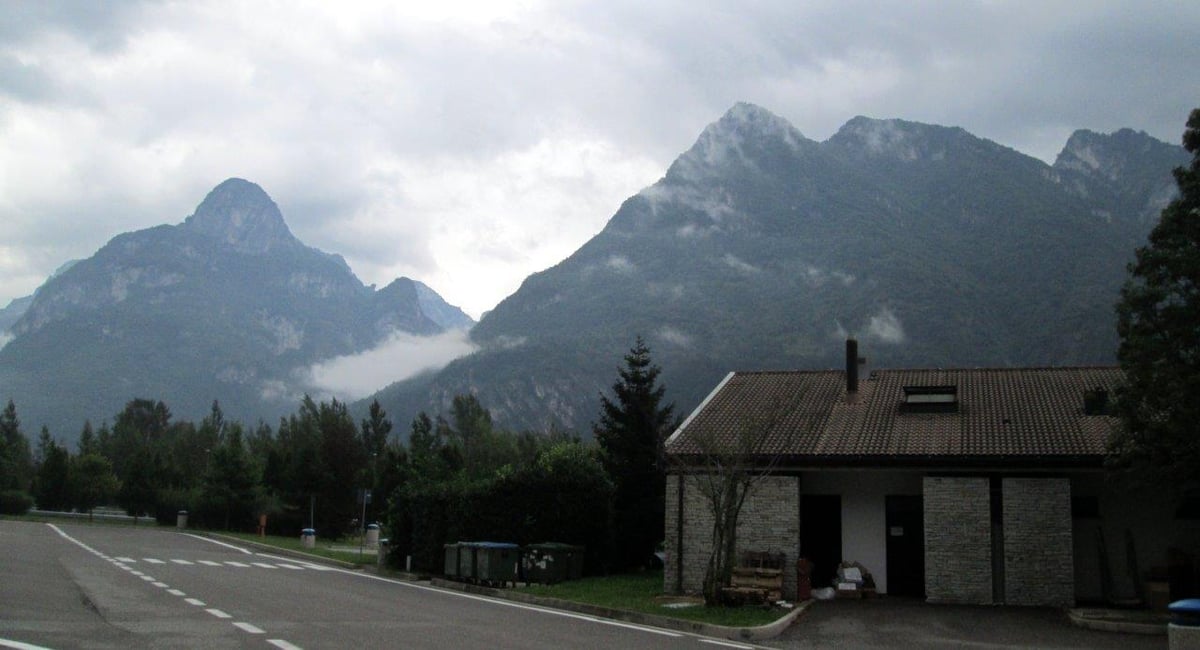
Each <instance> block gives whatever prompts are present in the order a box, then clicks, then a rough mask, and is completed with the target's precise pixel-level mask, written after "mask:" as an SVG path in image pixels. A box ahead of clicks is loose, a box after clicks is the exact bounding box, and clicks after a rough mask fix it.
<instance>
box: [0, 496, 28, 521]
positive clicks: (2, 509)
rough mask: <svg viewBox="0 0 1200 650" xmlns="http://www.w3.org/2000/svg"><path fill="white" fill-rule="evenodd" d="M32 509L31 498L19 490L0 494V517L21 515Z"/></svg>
mask: <svg viewBox="0 0 1200 650" xmlns="http://www.w3.org/2000/svg"><path fill="white" fill-rule="evenodd" d="M32 507H33V497H31V496H29V495H28V494H25V493H24V492H22V491H21V490H4V491H2V492H0V515H23V514H25V513H27V512H29V509H30V508H32Z"/></svg>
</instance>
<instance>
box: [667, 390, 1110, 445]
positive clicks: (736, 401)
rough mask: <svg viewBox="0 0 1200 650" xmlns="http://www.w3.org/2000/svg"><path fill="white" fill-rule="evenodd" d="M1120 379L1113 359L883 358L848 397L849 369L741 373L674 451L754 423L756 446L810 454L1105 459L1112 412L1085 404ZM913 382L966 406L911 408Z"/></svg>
mask: <svg viewBox="0 0 1200 650" xmlns="http://www.w3.org/2000/svg"><path fill="white" fill-rule="evenodd" d="M1121 380H1122V375H1121V371H1120V369H1119V368H1116V367H1095V368H990V369H952V370H877V371H874V372H872V373H871V376H870V378H869V379H868V380H866V381H862V382H860V386H859V391H858V392H857V395H854V396H851V398H850V399H847V391H846V385H845V384H846V380H845V373H843V372H841V371H823V372H799V371H797V372H744V373H732V374H731V375H730V376H729V377H727V378H726V380H725V381H724V382H722V384H721V385H720V386H719V387H718V388H717V389H716V390H715V391H714V392H713V394H712V395H710V396H709V398H708V399H707V400H706V401H705V403H704V404H702V405H701V406H700V407H699V408H698V409H697V410H696V411H695V412H694V413H693V414H692V415H691V416H690V417H689V418H688V419H687V420H686V421H685V422H684V424H683V425H681V426H680V428H679V430H677V431H676V432H675V434H674V435H672V437H671V438H670V439H669V440H668V441H667V453H668V454H670V455H675V456H681V455H688V454H697V453H700V452H701V451H702V450H703V449H705V448H713V447H715V448H720V449H726V450H730V451H733V450H735V449H736V446H737V442H736V441H738V440H739V439H744V438H745V436H742V435H740V433H741V432H743V431H746V430H748V428H749V429H751V430H762V431H764V434H763V436H762V441H761V443H760V444H759V446H758V447H757V449H756V450H755V452H754V454H760V455H774V454H786V455H790V456H793V457H795V458H794V459H793V460H797V461H801V462H802V461H803V460H804V459H806V458H807V459H821V460H822V461H823V462H830V463H836V462H838V459H842V460H844V461H850V460H851V459H853V460H854V461H855V462H856V463H862V462H866V461H868V460H872V459H873V460H874V461H881V462H905V461H911V462H919V461H920V460H921V459H924V460H931V459H932V460H942V461H949V460H955V459H959V460H965V459H972V460H976V461H982V462H986V461H988V460H989V459H991V460H993V461H999V460H1001V459H1004V460H1006V461H1012V460H1014V459H1016V460H1017V461H1018V462H1019V461H1020V460H1021V459H1026V460H1033V459H1046V458H1074V459H1081V458H1091V459H1093V460H1099V458H1100V457H1101V456H1103V454H1104V451H1105V444H1106V441H1107V437H1108V434H1109V432H1110V431H1111V428H1112V427H1113V426H1114V424H1115V420H1114V419H1113V418H1111V417H1107V416H1096V415H1085V414H1084V411H1083V400H1084V394H1085V392H1087V391H1089V390H1092V389H1095V388H1103V389H1105V390H1107V391H1109V393H1110V394H1112V392H1113V390H1114V389H1115V388H1116V386H1117V385H1118V384H1119V383H1120V382H1121ZM910 386H954V387H955V388H956V390H957V402H958V403H957V409H956V410H955V411H954V412H908V411H906V410H904V409H903V408H902V403H903V400H904V389H905V387H910ZM793 407H794V408H793ZM743 453H744V452H743Z"/></svg>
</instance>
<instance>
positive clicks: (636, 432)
mask: <svg viewBox="0 0 1200 650" xmlns="http://www.w3.org/2000/svg"><path fill="white" fill-rule="evenodd" d="M660 372H661V370H660V369H659V368H658V366H655V365H654V364H653V362H652V361H651V359H650V348H648V347H647V346H646V343H645V342H644V341H643V340H642V338H641V337H638V339H637V342H636V344H635V345H634V347H633V348H632V349H631V350H630V351H629V354H627V355H625V367H624V368H622V369H620V370H619V371H618V373H619V376H620V378H619V379H618V381H617V382H616V383H614V384H613V386H612V391H613V395H614V397H615V401H614V400H610V399H609V398H608V397H606V396H604V395H601V396H600V422H599V423H598V424H596V425H594V426H593V432H594V434H595V437H596V441H597V442H598V443H599V444H600V448H601V449H602V451H603V456H602V460H603V463H604V469H605V471H607V472H608V475H609V477H610V478H611V479H612V481H613V484H614V486H615V488H616V490H615V493H614V496H613V512H614V522H613V524H614V525H613V531H612V532H613V536H614V540H613V541H614V542H615V545H614V554H613V558H612V559H613V561H614V562H615V564H616V565H617V568H630V567H636V566H645V565H647V564H649V563H650V558H651V557H652V555H653V553H654V548H655V546H656V545H657V544H658V542H660V541H662V539H663V509H664V504H663V498H664V496H665V493H666V473H665V467H664V457H663V441H664V440H665V439H666V436H667V435H668V434H670V432H671V429H672V428H674V426H675V425H676V424H677V420H675V418H674V417H673V411H674V405H671V404H667V405H664V404H663V397H664V396H665V395H666V388H665V387H663V386H658V385H657V382H658V375H659V373H660Z"/></svg>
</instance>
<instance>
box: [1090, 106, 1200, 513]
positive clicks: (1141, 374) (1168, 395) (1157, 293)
mask: <svg viewBox="0 0 1200 650" xmlns="http://www.w3.org/2000/svg"><path fill="white" fill-rule="evenodd" d="M1183 146H1184V148H1186V149H1187V150H1188V151H1189V152H1191V153H1192V155H1193V157H1192V162H1191V164H1190V165H1189V166H1188V167H1180V168H1178V169H1176V170H1175V180H1176V182H1177V183H1178V185H1179V192H1180V196H1179V197H1178V198H1177V199H1175V200H1174V201H1172V202H1171V203H1170V204H1169V205H1168V206H1167V207H1166V208H1165V209H1164V210H1163V211H1162V214H1161V216H1160V218H1159V222H1158V225H1157V226H1155V228H1154V230H1153V231H1152V232H1151V233H1150V243H1149V244H1148V245H1147V246H1145V247H1142V248H1139V249H1138V251H1137V260H1136V261H1135V262H1134V263H1133V264H1132V265H1130V267H1129V271H1130V279H1129V281H1128V282H1127V283H1126V284H1125V286H1124V288H1123V289H1122V290H1121V300H1120V302H1119V303H1118V305H1117V332H1118V334H1119V336H1120V339H1121V345H1120V349H1119V350H1118V353H1117V356H1118V359H1119V360H1120V363H1121V367H1122V369H1123V370H1124V371H1125V380H1126V384H1125V385H1124V386H1123V387H1122V388H1121V389H1120V390H1119V392H1118V399H1117V411H1118V414H1119V415H1120V417H1121V420H1122V427H1121V428H1120V430H1119V431H1118V432H1117V433H1116V435H1114V437H1113V439H1112V442H1111V445H1110V450H1111V451H1112V455H1113V461H1114V464H1115V465H1116V466H1118V467H1121V468H1125V469H1131V470H1134V472H1135V474H1138V475H1140V476H1142V477H1144V478H1148V479H1149V480H1150V481H1151V482H1155V483H1158V484H1161V485H1164V486H1167V487H1170V488H1172V489H1173V490H1175V491H1178V492H1187V491H1195V490H1200V424H1197V423H1200V400H1197V399H1196V396H1197V395H1200V328H1198V327H1197V323H1200V109H1195V110H1193V111H1192V113H1191V115H1190V117H1189V118H1188V121H1187V130H1186V131H1185V132H1184V134H1183Z"/></svg>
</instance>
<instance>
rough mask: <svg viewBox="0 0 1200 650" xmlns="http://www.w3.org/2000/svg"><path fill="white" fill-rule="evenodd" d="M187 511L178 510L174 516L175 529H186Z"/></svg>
mask: <svg viewBox="0 0 1200 650" xmlns="http://www.w3.org/2000/svg"><path fill="white" fill-rule="evenodd" d="M187 517H188V515H187V510H180V511H179V514H177V515H175V527H176V528H187Z"/></svg>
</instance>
